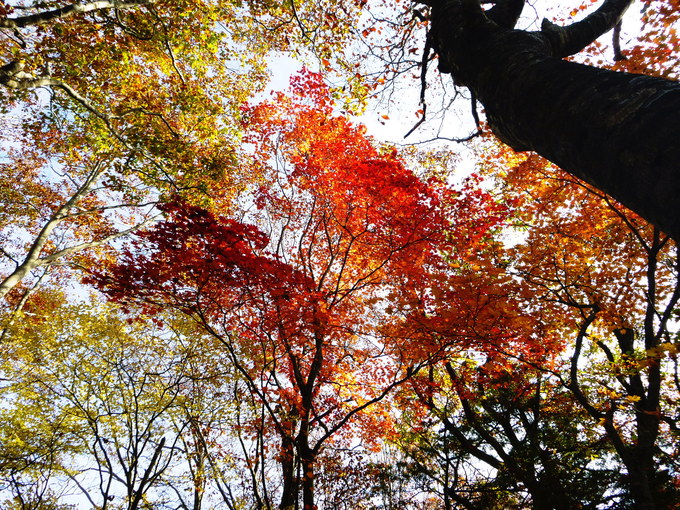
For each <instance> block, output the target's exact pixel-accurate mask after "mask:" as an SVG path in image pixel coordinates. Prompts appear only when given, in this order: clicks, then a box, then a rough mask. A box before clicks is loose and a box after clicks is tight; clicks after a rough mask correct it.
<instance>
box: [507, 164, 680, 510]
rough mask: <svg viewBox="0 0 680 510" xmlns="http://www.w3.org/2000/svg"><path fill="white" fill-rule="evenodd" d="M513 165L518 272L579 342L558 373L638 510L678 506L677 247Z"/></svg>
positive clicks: (579, 193) (583, 188) (623, 214)
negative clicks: (519, 235)
mask: <svg viewBox="0 0 680 510" xmlns="http://www.w3.org/2000/svg"><path fill="white" fill-rule="evenodd" d="M516 158H517V156H515V155H513V156H511V159H515V164H514V165H509V166H510V167H511V170H510V171H509V172H508V173H507V175H506V177H505V179H507V180H508V182H509V186H507V188H506V190H507V192H509V193H512V191H510V190H511V189H512V186H517V188H516V189H520V188H522V189H523V191H522V192H520V193H521V194H522V195H523V197H524V198H523V199H522V204H523V205H522V206H521V207H519V209H518V219H519V221H520V225H522V226H523V228H525V229H526V231H527V238H526V239H525V241H524V242H522V243H519V244H517V245H516V246H515V247H514V248H513V249H512V250H511V253H510V260H512V262H511V264H510V266H509V267H510V268H512V270H513V271H515V272H516V274H517V275H518V276H520V277H521V278H522V279H523V280H524V281H525V284H526V285H527V288H526V292H525V295H527V296H529V295H532V294H533V296H534V297H533V300H534V302H535V303H537V304H538V303H541V304H540V305H539V308H541V309H542V310H543V311H544V312H543V313H544V316H543V317H544V318H543V320H544V322H545V325H546V326H548V327H553V328H555V331H556V332H558V331H559V332H560V333H559V334H561V335H563V336H565V337H567V338H570V339H571V341H570V343H569V344H568V349H569V350H568V351H567V353H568V362H567V363H565V364H564V366H563V367H562V368H561V370H559V371H557V372H555V371H553V374H555V375H556V376H558V377H559V379H560V381H561V386H562V387H563V388H564V389H567V390H568V391H569V392H570V393H571V394H572V396H573V399H574V401H575V402H577V403H578V405H579V406H580V407H581V408H582V409H583V410H584V411H585V412H586V413H587V415H589V416H590V419H591V421H592V422H596V423H597V427H599V428H600V429H601V430H602V431H603V433H604V435H605V437H606V438H607V441H608V442H609V443H610V447H611V448H612V451H614V452H616V455H617V456H618V460H619V462H621V464H622V465H623V466H625V469H626V471H627V473H628V478H627V480H626V484H625V486H626V491H627V492H628V493H629V494H630V496H631V498H632V500H633V501H634V503H633V504H634V505H635V508H673V500H674V498H676V496H675V495H674V490H675V489H674V485H673V482H671V481H670V480H669V478H670V479H674V478H676V477H677V476H678V475H677V473H678V470H677V463H676V462H677V461H676V459H675V444H676V442H677V423H676V419H677V418H676V416H675V414H676V411H675V409H676V404H675V397H674V395H675V392H676V391H677V389H676V388H677V380H675V379H674V378H673V377H672V376H671V375H670V374H673V373H674V372H675V365H676V363H677V361H676V355H675V350H676V337H677V327H676V325H675V324H674V321H673V318H674V317H675V316H676V314H677V306H678V300H679V299H680V292H679V291H678V288H679V287H678V281H679V278H678V274H679V272H678V258H677V257H678V255H677V247H676V246H675V244H674V243H673V242H672V241H671V240H670V239H669V238H668V237H667V236H664V235H663V234H661V233H660V232H659V231H658V229H656V228H654V227H653V226H650V225H649V224H647V223H646V222H645V221H644V220H642V219H641V218H639V217H637V216H635V215H634V214H632V213H630V212H628V211H626V210H625V208H623V207H622V206H621V205H620V204H617V203H615V202H613V201H612V200H611V199H610V198H608V197H607V196H606V195H604V194H603V193H601V192H599V191H597V190H595V189H593V188H592V187H591V186H589V185H588V184H586V183H583V182H582V181H578V180H576V179H574V178H573V177H571V176H569V175H567V174H564V173H557V174H555V173H551V172H555V170H554V169H548V168H547V167H546V162H545V161H544V160H541V159H540V158H538V157H536V156H531V157H528V158H526V159H524V158H520V160H519V162H518V161H517V159H516ZM506 162H507V160H506ZM556 206H557V207H556ZM534 313H535V312H534Z"/></svg>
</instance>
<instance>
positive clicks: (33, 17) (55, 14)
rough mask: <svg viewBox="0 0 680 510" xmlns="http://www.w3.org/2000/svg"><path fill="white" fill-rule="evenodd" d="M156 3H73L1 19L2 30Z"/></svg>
mask: <svg viewBox="0 0 680 510" xmlns="http://www.w3.org/2000/svg"><path fill="white" fill-rule="evenodd" d="M156 1H157V0H130V1H128V2H121V1H119V0H111V1H107V0H102V1H97V2H88V3H73V4H70V5H67V6H65V7H60V8H59V9H54V10H51V11H44V12H39V13H37V14H30V15H28V16H19V17H18V18H6V19H0V28H23V27H28V26H32V25H43V24H45V23H49V22H50V21H52V20H55V19H64V18H69V17H71V16H73V15H75V14H84V13H86V12H91V11H100V10H103V9H132V8H134V7H140V6H143V5H151V4H153V3H155V2H156Z"/></svg>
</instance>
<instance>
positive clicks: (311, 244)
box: [93, 72, 504, 509]
mask: <svg viewBox="0 0 680 510" xmlns="http://www.w3.org/2000/svg"><path fill="white" fill-rule="evenodd" d="M248 119H249V121H250V123H251V124H252V126H253V128H254V129H253V135H252V137H251V138H249V141H250V142H251V143H252V144H253V149H254V156H253V163H252V165H253V167H254V168H256V169H257V170H256V172H257V173H258V174H260V175H264V176H266V177H267V182H266V184H264V185H262V186H260V187H258V188H256V189H255V190H254V196H253V198H252V199H251V200H252V203H254V204H255V206H256V208H257V209H256V210H255V211H254V212H253V213H251V214H249V215H245V217H244V218H239V219H238V220H237V219H234V218H229V217H219V216H216V215H213V214H211V213H209V212H207V211H205V210H202V209H199V208H197V207H194V206H190V205H188V204H186V203H182V202H177V203H174V204H168V205H166V206H164V207H163V209H164V211H165V213H166V214H167V216H168V219H167V220H165V221H163V222H161V223H159V224H158V225H157V226H156V227H154V228H153V229H151V230H150V231H148V232H145V233H143V234H139V236H140V241H138V242H137V243H136V244H135V245H134V247H133V248H131V249H128V250H127V251H126V252H124V253H123V254H122V258H121V259H120V261H119V262H118V263H116V264H114V265H112V266H111V267H110V268H109V269H108V270H107V271H103V272H99V273H95V278H94V279H93V280H94V281H95V282H97V283H98V285H99V286H100V287H101V288H102V289H103V290H104V291H105V292H107V293H108V294H109V295H110V296H111V297H113V298H114V299H115V300H117V301H120V302H122V303H129V304H135V305H142V306H145V307H146V309H147V310H150V311H153V310H155V309H158V308H159V307H160V308H161V309H162V308H164V307H171V308H174V309H177V310H180V311H181V312H183V313H185V314H187V315H188V316H189V317H191V318H192V319H193V320H194V321H196V322H197V324H199V325H200V326H201V327H202V328H204V329H205V331H206V332H208V333H209V334H210V335H212V336H213V337H214V338H215V339H217V340H218V341H219V342H221V343H222V344H223V346H224V349H225V354H227V355H228V356H229V358H230V360H231V362H232V363H233V364H234V366H235V367H236V369H237V371H238V372H239V373H240V377H241V379H242V380H243V382H244V384H245V386H246V388H247V389H248V391H249V392H251V393H252V394H253V395H255V396H256V397H257V399H258V400H259V401H260V403H261V405H262V407H263V411H264V412H265V414H264V416H263V417H262V420H265V422H264V423H267V424H268V426H267V427H263V426H262V425H258V428H260V429H265V430H267V429H268V430H270V431H273V432H275V433H276V434H277V435H278V436H279V441H280V453H279V454H278V458H279V462H280V470H281V473H282V479H283V487H282V491H281V499H280V503H279V507H280V508H282V509H285V508H289V507H291V506H293V505H295V502H296V501H297V498H298V493H299V492H300V491H301V492H302V502H303V504H304V507H305V508H313V507H314V504H315V499H314V498H315V490H314V479H315V477H316V469H317V468H316V464H317V458H318V457H319V455H320V454H321V452H322V451H324V450H326V449H332V447H333V445H334V444H335V445H347V444H351V442H352V438H353V437H355V435H356V434H359V431H361V432H360V433H361V436H362V437H363V441H364V442H367V443H368V444H370V442H371V441H374V440H375V438H376V437H381V436H382V435H383V434H384V433H385V432H384V431H383V430H380V429H381V428H384V427H386V426H387V425H386V424H387V423H388V422H387V421H386V418H385V417H384V416H383V414H384V413H382V412H381V411H379V409H378V407H377V404H378V403H379V402H380V401H383V400H384V399H385V398H386V397H387V396H388V395H389V393H390V392H391V390H392V389H394V388H395V387H397V386H398V385H400V384H402V383H403V382H404V381H406V380H408V379H409V378H410V377H412V376H413V374H415V373H416V372H417V370H418V367H419V366H420V365H422V364H423V363H425V362H427V361H428V360H429V359H430V358H431V357H432V356H436V355H437V353H438V352H439V351H440V350H441V349H442V346H441V345H440V344H439V343H437V339H436V338H435V337H433V336H431V335H426V336H423V335H422V334H421V329H420V322H419V321H420V320H421V318H422V317H421V312H422V311H423V310H422V309H421V303H422V301H423V299H426V296H427V295H428V294H430V293H431V292H433V286H436V285H439V283H440V282H438V281H430V280H429V274H430V271H432V272H433V273H437V274H438V273H439V272H441V271H444V270H445V268H446V267H448V263H447V261H446V256H445V253H446V252H448V251H449V250H450V249H452V244H451V243H453V242H454V241H453V239H456V240H459V242H461V244H462V243H463V242H464V241H462V240H463V239H470V238H471V237H472V236H474V235H475V234H476V235H478V236H480V237H483V236H484V232H485V231H487V230H489V229H492V228H495V227H496V225H497V224H498V222H499V221H501V219H502V217H503V211H504V210H503V207H502V206H500V205H498V204H495V203H493V202H492V201H491V197H490V196H489V195H488V194H484V193H479V194H478V195H476V196H474V197H468V196H467V195H465V194H464V193H461V197H462V198H460V199H459V198H458V197H456V195H455V194H454V193H452V190H450V189H449V188H448V187H447V186H446V185H445V184H444V183H443V182H442V181H441V180H439V179H437V178H432V179H429V180H428V181H423V180H421V179H419V178H418V177H417V176H416V175H414V174H413V173H412V172H411V171H410V170H408V169H407V168H406V167H405V166H404V164H403V163H402V162H401V161H400V160H399V159H398V157H397V155H396V152H395V151H387V152H385V153H381V152H379V151H378V150H377V149H376V148H375V147H374V146H373V145H372V143H371V142H370V140H369V139H367V138H366V137H365V135H364V129H363V127H362V126H353V125H352V124H351V123H350V122H349V121H348V120H347V119H346V118H344V117H342V116H338V115H334V114H333V105H332V102H331V100H330V99H329V96H328V90H327V88H326V87H324V86H323V84H322V82H321V79H320V77H319V76H318V75H315V74H313V73H309V72H306V73H304V74H303V75H302V76H300V77H296V78H295V79H294V81H293V90H292V93H291V95H290V96H289V97H287V96H284V95H281V94H280V95H279V96H278V97H277V101H276V102H275V103H269V104H263V105H260V106H258V107H256V108H254V109H253V110H252V111H251V112H249V114H248ZM249 201H250V200H249ZM475 203H476V204H477V205H478V206H479V207H478V208H476V209H475V208H471V209H470V210H466V209H465V207H467V206H468V205H473V204H475ZM484 206H486V207H484ZM455 213H458V217H457V220H458V221H460V224H461V225H465V226H468V225H469V224H473V223H475V222H476V223H477V224H476V225H475V228H474V230H472V229H471V230H470V231H469V232H464V231H461V232H457V228H458V225H457V224H456V223H455V222H454V223H452V222H451V221H449V220H448V219H447V218H448V217H449V216H451V215H454V216H455ZM248 217H250V218H252V222H253V223H251V224H248V223H245V222H244V220H245V219H247V218H248ZM466 220H467V221H469V224H468V223H467V221H466ZM256 225H257V226H256ZM262 229H266V230H267V232H268V233H267V234H265V233H264V232H263V231H262ZM460 256H461V257H464V254H463V253H461V254H460ZM298 469H299V470H300V472H301V474H300V475H297V474H296V473H297V471H298Z"/></svg>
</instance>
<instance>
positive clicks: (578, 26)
mask: <svg viewBox="0 0 680 510" xmlns="http://www.w3.org/2000/svg"><path fill="white" fill-rule="evenodd" d="M632 3H633V0H606V1H605V2H604V4H602V6H601V7H600V8H599V9H598V10H596V11H595V12H593V13H592V14H590V15H589V16H587V17H586V18H585V19H583V20H581V21H579V22H576V23H572V24H571V25H568V26H566V27H560V26H558V25H555V24H554V23H552V22H550V21H548V20H547V19H544V20H543V23H542V25H541V32H542V33H543V35H544V36H545V37H546V38H547V39H548V41H549V42H550V45H551V47H552V55H553V56H554V57H558V58H564V57H568V56H569V55H574V54H575V53H578V52H579V51H581V50H582V49H583V48H585V47H586V46H588V45H589V44H590V43H592V42H593V41H595V39H597V38H598V37H600V36H601V35H602V34H605V33H607V32H609V31H610V30H611V29H613V28H614V27H615V26H616V24H617V23H618V22H619V20H620V19H621V17H622V16H623V14H624V13H625V12H626V9H628V7H630V5H631V4H632Z"/></svg>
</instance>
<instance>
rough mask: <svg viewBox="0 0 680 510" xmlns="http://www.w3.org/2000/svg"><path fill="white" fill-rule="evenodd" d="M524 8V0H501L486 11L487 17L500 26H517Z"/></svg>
mask: <svg viewBox="0 0 680 510" xmlns="http://www.w3.org/2000/svg"><path fill="white" fill-rule="evenodd" d="M522 9H524V0H501V1H499V2H497V3H496V5H494V6H493V7H492V8H491V9H489V10H488V11H487V12H486V17H487V18H489V19H490V20H491V21H493V22H494V23H496V24H497V25H498V26H499V27H503V28H510V29H512V28H515V25H516V24H517V21H518V20H519V17H520V15H521V14H522Z"/></svg>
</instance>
